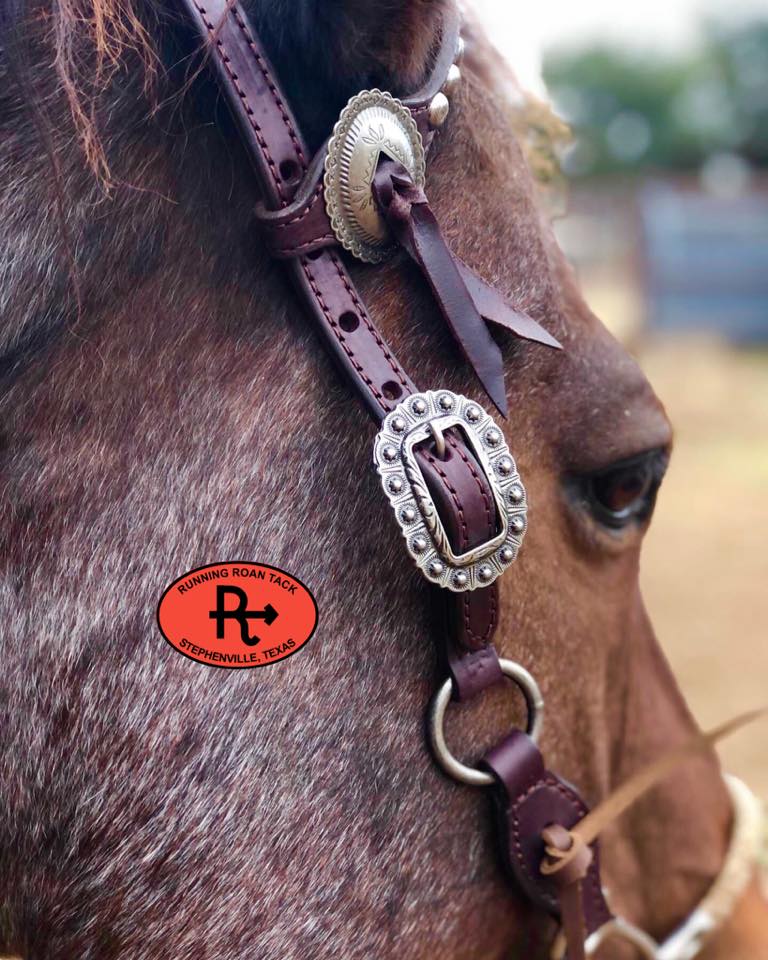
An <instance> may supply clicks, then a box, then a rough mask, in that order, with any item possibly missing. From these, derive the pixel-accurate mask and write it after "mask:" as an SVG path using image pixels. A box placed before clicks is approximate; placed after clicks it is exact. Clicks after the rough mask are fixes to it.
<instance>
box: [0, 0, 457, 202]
mask: <svg viewBox="0 0 768 960" xmlns="http://www.w3.org/2000/svg"><path fill="white" fill-rule="evenodd" d="M231 2H232V4H233V5H234V3H235V2H236V0H231ZM445 2H447V0H434V2H424V0H416V2H413V0H384V2H381V0H378V2H376V0H367V2H361V3H356V4H354V5H350V4H347V3H344V2H343V0H337V2H334V0H327V2H325V3H317V2H315V0H258V2H257V3H256V4H255V5H253V4H246V6H247V8H248V12H249V15H251V16H252V18H253V19H254V20H255V21H256V25H257V28H258V29H259V32H260V33H261V34H262V35H263V36H265V37H266V38H267V41H268V47H269V49H270V55H271V56H272V57H273V59H274V60H275V61H276V66H277V67H278V72H279V74H280V75H281V80H282V82H283V83H284V84H285V85H286V87H287V89H288V93H289V96H290V95H291V93H294V94H297V93H299V92H301V98H302V99H304V98H307V97H308V98H309V99H310V100H313V97H312V93H311V92H310V93H307V91H306V89H305V88H302V87H300V86H299V84H300V83H301V81H302V80H304V81H305V79H306V76H307V75H311V76H313V77H316V78H318V82H317V83H316V84H314V86H315V87H318V88H319V87H323V88H324V89H325V90H326V91H327V88H328V87H329V86H330V88H331V95H332V96H333V94H334V93H335V92H336V91H339V96H341V97H344V99H346V96H348V95H349V92H354V90H356V89H358V88H359V87H360V86H362V85H365V84H366V83H370V82H387V83H388V85H389V86H393V87H398V86H399V87H401V88H402V89H403V90H408V89H411V88H413V87H415V86H416V85H417V83H418V82H419V80H420V79H421V78H422V76H423V75H424V72H425V70H426V69H427V67H428V65H429V61H430V56H431V51H432V48H433V46H434V40H435V35H436V29H435V27H436V22H437V20H438V18H439V15H440V10H441V8H442V7H443V6H444V5H445ZM252 6H255V9H251V7H252ZM0 8H1V9H0V53H2V55H4V56H3V58H4V59H5V60H6V63H7V64H8V66H9V68H10V72H11V74H12V76H13V75H15V76H16V78H17V79H18V81H19V87H20V88H21V89H23V90H24V91H25V92H26V93H27V94H29V93H30V92H31V93H32V95H33V97H35V96H36V98H37V100H38V107H37V109H38V110H39V109H40V108H39V102H40V100H41V99H45V97H46V96H47V95H48V93H49V91H48V90H47V89H46V90H45V91H43V90H37V89H36V87H37V86H38V85H41V84H45V85H46V87H47V83H49V82H50V81H46V79H45V78H42V77H41V78H39V79H38V81H37V84H36V83H35V82H34V81H32V79H31V78H32V76H33V74H34V72H35V66H36V63H35V60H36V52H37V51H38V50H41V49H42V50H44V51H45V53H44V55H43V56H44V58H45V59H46V60H47V61H48V62H49V63H50V62H52V65H53V71H47V72H48V73H50V74H51V75H52V76H53V77H55V84H56V86H57V87H58V89H59V91H61V92H62V93H63V94H64V96H65V98H66V102H67V105H68V108H69V113H70V114H71V120H72V123H73V125H74V129H75V131H76V135H77V138H78V141H79V143H80V145H81V147H82V150H83V153H84V156H85V159H86V162H87V164H88V166H89V167H90V168H91V170H92V171H93V173H94V174H95V175H96V177H97V178H98V179H99V180H100V181H101V183H102V185H103V186H105V187H107V188H108V187H109V186H110V179H111V178H110V164H109V160H108V155H107V151H106V149H105V147H104V144H103V138H102V136H101V132H100V129H99V117H98V114H99V106H100V104H101V103H102V102H103V100H104V98H105V96H106V95H108V93H109V91H110V88H111V87H112V86H113V82H114V81H118V83H119V79H120V75H121V74H125V72H126V71H131V73H132V74H136V73H140V74H141V76H142V77H143V87H144V93H145V95H146V98H147V101H148V105H149V109H150V112H152V111H154V110H156V109H157V108H158V105H159V103H158V97H157V92H158V79H159V78H160V77H161V76H163V75H164V74H165V73H166V72H167V71H173V69H174V67H177V66H178V65H179V62H180V61H184V60H188V59H189V58H188V51H186V50H182V51H181V56H179V57H175V56H174V54H179V52H180V51H179V49H178V46H177V45H176V44H169V43H168V42H167V34H168V27H169V26H173V27H174V28H178V27H181V29H182V30H184V26H183V25H182V24H180V21H179V18H178V16H177V15H175V14H174V13H172V12H170V11H169V10H168V9H167V8H166V9H162V8H161V7H160V6H159V4H158V3H157V0H3V2H2V4H0ZM286 24H288V25H289V27H288V28H286ZM174 61H176V62H174ZM296 64H298V65H299V67H298V69H297V67H296ZM186 67H187V68H188V67H189V63H188V62H187V64H186ZM185 79H186V82H185V83H184V84H183V88H184V89H186V88H187V86H188V84H189V82H190V79H191V77H190V74H189V71H188V69H187V73H186V77H185ZM342 87H343V88H346V89H344V90H342V89H340V88H342ZM347 90H348V91H349V92H346V91H347ZM326 96H328V94H327V93H326ZM316 108H317V105H316V104H314V103H312V105H311V109H309V110H308V111H307V114H308V115H310V116H311V115H312V114H313V113H315V112H316ZM323 112H324V111H323ZM38 119H39V118H38ZM311 126H312V124H310V128H311ZM311 134H312V130H311V129H310V139H312V136H311Z"/></svg>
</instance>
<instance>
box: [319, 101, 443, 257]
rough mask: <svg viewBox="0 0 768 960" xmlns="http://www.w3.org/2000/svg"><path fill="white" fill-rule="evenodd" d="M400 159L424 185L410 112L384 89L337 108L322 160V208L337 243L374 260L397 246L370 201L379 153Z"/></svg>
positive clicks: (419, 147) (422, 160)
mask: <svg viewBox="0 0 768 960" xmlns="http://www.w3.org/2000/svg"><path fill="white" fill-rule="evenodd" d="M382 153H383V154H385V155H386V156H388V157H390V158H391V159H392V160H399V161H400V163H402V165H403V166H404V167H405V168H406V170H407V171H408V173H410V175H411V177H412V178H413V182H414V183H415V184H416V185H417V186H419V187H423V186H424V181H425V177H426V160H425V157H424V144H423V142H422V139H421V134H420V133H419V128H418V127H417V126H416V121H415V120H414V119H413V116H412V115H411V111H410V110H409V109H408V108H407V107H406V106H405V105H404V104H402V103H401V102H400V101H399V100H397V99H395V97H393V96H392V94H390V93H386V92H384V91H382V90H363V91H362V93H358V94H356V95H355V96H354V97H352V98H351V100H350V101H349V103H348V104H347V105H346V107H344V109H343V110H342V111H341V115H340V116H339V119H338V122H337V123H336V126H335V127H334V128H333V136H332V137H331V139H330V140H329V142H328V153H327V155H326V158H325V176H324V178H323V182H324V185H325V208H326V210H327V211H328V217H329V219H330V221H331V228H332V230H333V232H334V233H335V234H336V239H337V240H338V241H339V243H340V244H341V245H342V246H343V247H345V249H347V250H349V251H350V253H353V254H354V255H355V256H356V257H358V258H359V259H360V260H365V261H367V262H368V263H378V262H379V261H381V260H384V259H386V257H388V256H389V255H390V254H391V253H393V252H394V250H395V249H396V246H397V245H396V244H394V243H393V241H392V238H391V237H390V234H389V229H388V228H387V225H386V223H385V222H384V218H383V217H382V215H381V214H380V213H379V209H378V207H377V206H376V201H375V200H374V199H373V191H372V189H371V185H372V183H373V177H374V175H375V173H376V166H377V164H378V162H379V156H380V155H381V154H382Z"/></svg>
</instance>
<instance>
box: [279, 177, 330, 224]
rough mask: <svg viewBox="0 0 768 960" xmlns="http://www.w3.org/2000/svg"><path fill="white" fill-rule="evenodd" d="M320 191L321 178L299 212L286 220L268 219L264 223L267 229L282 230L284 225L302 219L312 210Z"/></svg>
mask: <svg viewBox="0 0 768 960" xmlns="http://www.w3.org/2000/svg"><path fill="white" fill-rule="evenodd" d="M322 192H323V182H322V180H321V181H320V183H318V185H317V186H316V187H315V189H314V193H313V194H312V199H311V200H307V205H306V207H304V209H303V210H302V211H301V212H300V213H295V214H293V216H291V217H289V218H288V219H287V220H278V221H276V222H273V221H272V219H271V218H270V219H268V220H267V221H266V223H267V225H268V227H269V229H270V230H282V229H283V228H284V227H289V226H290V225H291V224H292V223H298V222H299V221H300V220H304V219H305V218H306V217H308V216H309V215H310V213H311V212H312V210H313V208H314V206H315V204H316V203H317V201H318V200H319V199H320V195H321V194H322Z"/></svg>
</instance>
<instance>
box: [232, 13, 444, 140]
mask: <svg viewBox="0 0 768 960" xmlns="http://www.w3.org/2000/svg"><path fill="white" fill-rule="evenodd" d="M453 2H454V0H245V4H244V5H245V6H246V9H248V12H249V13H250V15H251V16H252V17H253V18H254V20H255V22H256V28H257V30H258V31H259V34H260V36H261V37H262V38H263V39H264V41H265V43H266V45H267V48H268V50H269V55H270V57H271V59H272V61H273V63H274V66H275V68H276V70H277V72H278V75H279V77H280V80H281V82H282V84H283V86H284V87H285V89H286V93H287V94H288V96H289V98H290V101H291V106H292V108H293V109H294V111H295V112H296V113H297V114H298V116H299V119H300V121H301V122H302V126H303V127H306V128H307V136H309V138H310V139H314V137H315V135H316V133H317V134H318V135H321V136H325V135H327V134H328V133H329V132H330V127H328V126H327V124H328V123H329V122H330V123H331V125H332V122H333V118H334V117H335V116H336V115H337V114H338V112H339V110H340V108H341V107H342V106H343V105H344V103H345V102H346V100H347V99H348V98H349V97H350V96H352V95H353V94H354V93H357V92H358V91H359V90H361V89H365V88H371V87H375V86H378V87H381V88H383V89H387V90H390V91H392V92H393V93H395V94H400V95H404V94H407V93H409V92H412V91H413V90H415V89H417V88H418V86H419V84H420V82H421V80H422V79H423V78H424V75H425V73H426V71H427V69H428V67H429V62H430V58H431V56H432V55H433V52H434V47H435V40H436V38H437V36H438V34H439V29H440V22H441V18H442V14H443V11H444V10H445V8H446V7H447V6H448V5H449V4H451V3H453ZM321 128H322V130H321ZM323 130H324V133H323Z"/></svg>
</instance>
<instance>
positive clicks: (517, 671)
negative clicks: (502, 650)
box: [429, 660, 544, 787]
mask: <svg viewBox="0 0 768 960" xmlns="http://www.w3.org/2000/svg"><path fill="white" fill-rule="evenodd" d="M499 666H500V667H501V672H502V673H503V674H504V676H505V677H509V678H510V680H513V681H514V683H515V684H516V686H517V687H518V689H519V690H520V692H521V693H522V694H523V696H524V697H525V702H526V705H527V707H528V722H527V724H526V732H527V734H528V736H529V737H530V738H531V740H533V742H534V743H536V742H538V739H539V735H540V733H541V725H542V723H543V722H544V698H543V697H542V695H541V690H540V689H539V685H538V684H537V683H536V681H535V680H534V679H533V677H532V676H531V674H530V673H529V672H528V671H527V670H526V669H525V667H521V666H520V664H519V663H515V661H514V660H499ZM452 693H453V681H452V680H451V679H450V678H448V679H447V680H446V681H445V683H443V685H442V686H441V687H440V688H439V689H438V691H437V693H436V694H435V696H434V698H433V700H432V703H431V705H430V709H429V741H430V744H431V746H432V752H433V753H434V755H435V759H436V760H437V762H438V763H439V765H440V766H441V767H442V769H443V770H444V771H445V772H446V773H447V774H448V776H450V777H453V779H454V780H458V781H459V782H460V783H467V784H469V785H470V786H472V787H487V786H490V784H492V783H493V782H494V779H493V777H492V776H491V774H490V773H486V771H485V770H478V769H477V767H469V766H467V765H466V764H464V763H461V761H459V760H457V759H456V757H454V755H453V754H452V753H451V751H450V750H449V749H448V744H447V743H446V742H445V713H446V710H447V709H448V704H449V703H450V701H451V694H452Z"/></svg>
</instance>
